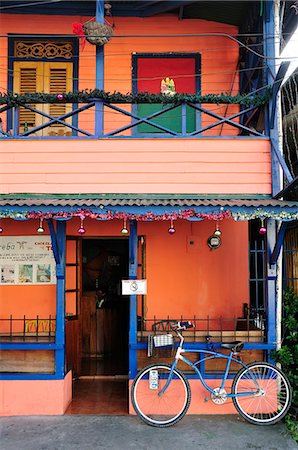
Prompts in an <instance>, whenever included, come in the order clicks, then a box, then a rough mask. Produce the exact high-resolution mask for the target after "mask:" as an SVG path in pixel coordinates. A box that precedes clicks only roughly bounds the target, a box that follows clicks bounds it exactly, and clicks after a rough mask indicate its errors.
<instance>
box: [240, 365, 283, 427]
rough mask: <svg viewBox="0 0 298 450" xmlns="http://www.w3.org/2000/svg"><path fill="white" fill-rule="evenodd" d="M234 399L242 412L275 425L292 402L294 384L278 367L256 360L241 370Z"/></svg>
mask: <svg viewBox="0 0 298 450" xmlns="http://www.w3.org/2000/svg"><path fill="white" fill-rule="evenodd" d="M232 393H233V394H235V397H233V403H234V405H235V408H236V409H237V411H238V412H239V414H240V415H241V416H242V417H243V418H244V419H245V420H247V421H248V422H251V423H253V424H256V425H273V424H274V423H276V422H278V421H279V420H281V419H282V418H283V417H284V416H285V415H286V413H287V411H288V409H289V407H290V405H291V386H290V383H289V381H288V379H287V377H286V376H285V375H284V373H283V372H282V371H281V370H279V369H278V368H277V367H275V366H273V365H271V364H268V363H265V362H255V363H251V364H248V366H247V368H243V369H241V370H239V372H238V373H237V375H236V377H235V379H234V381H233V385H232Z"/></svg>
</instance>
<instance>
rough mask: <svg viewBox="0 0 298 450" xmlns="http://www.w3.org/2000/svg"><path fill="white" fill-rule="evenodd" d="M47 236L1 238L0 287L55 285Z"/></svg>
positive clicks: (53, 264)
mask: <svg viewBox="0 0 298 450" xmlns="http://www.w3.org/2000/svg"><path fill="white" fill-rule="evenodd" d="M55 283H56V276H55V259H54V255H53V251H52V244H51V238H50V236H0V284H2V285H3V284H5V285H9V284H13V285H16V284H18V285H20V284H26V285H30V284H55Z"/></svg>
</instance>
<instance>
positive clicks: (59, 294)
mask: <svg viewBox="0 0 298 450" xmlns="http://www.w3.org/2000/svg"><path fill="white" fill-rule="evenodd" d="M56 240H57V246H58V252H59V258H60V261H59V264H57V265H56V278H57V285H56V345H58V346H60V349H59V350H56V358H55V362H56V377H57V378H58V379H63V378H64V375H65V249H66V222H65V221H57V227H56Z"/></svg>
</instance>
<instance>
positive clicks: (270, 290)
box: [266, 219, 277, 362]
mask: <svg viewBox="0 0 298 450" xmlns="http://www.w3.org/2000/svg"><path fill="white" fill-rule="evenodd" d="M275 245H276V223H275V221H274V220H272V219H268V221H267V274H266V284H267V290H266V291H267V342H268V344H273V345H274V346H276V275H277V273H276V264H274V265H270V257H271V254H272V253H273V248H274V247H275ZM268 361H269V362H274V361H272V360H271V358H270V352H268Z"/></svg>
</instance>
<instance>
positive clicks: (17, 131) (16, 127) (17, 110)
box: [12, 106, 20, 137]
mask: <svg viewBox="0 0 298 450" xmlns="http://www.w3.org/2000/svg"><path fill="white" fill-rule="evenodd" d="M19 122H20V108H19V106H15V107H14V110H13V129H12V135H13V136H14V137H16V136H18V135H19V134H20V123H19Z"/></svg>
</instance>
